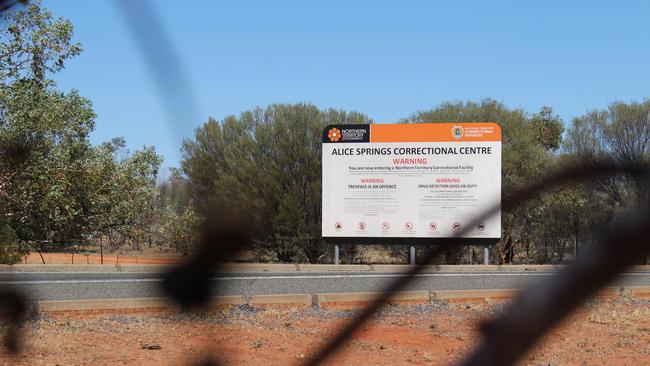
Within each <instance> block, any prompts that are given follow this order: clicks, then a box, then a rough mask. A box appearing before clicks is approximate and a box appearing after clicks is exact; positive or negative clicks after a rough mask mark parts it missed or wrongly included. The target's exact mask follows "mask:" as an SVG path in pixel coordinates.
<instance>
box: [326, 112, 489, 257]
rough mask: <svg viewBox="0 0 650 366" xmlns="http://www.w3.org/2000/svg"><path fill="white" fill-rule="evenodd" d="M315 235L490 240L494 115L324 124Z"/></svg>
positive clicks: (355, 239) (382, 240) (361, 239)
mask: <svg viewBox="0 0 650 366" xmlns="http://www.w3.org/2000/svg"><path fill="white" fill-rule="evenodd" d="M322 147H323V151H322V165H323V182H322V183H323V184H322V189H323V195H322V197H323V202H322V203H323V205H322V206H323V208H322V209H323V212H322V217H323V218H322V235H323V238H324V239H325V240H326V241H328V242H331V243H365V244H373V243H374V244H392V243H405V242H408V243H411V244H412V243H428V244H441V243H463V244H483V245H489V244H494V243H496V242H497V241H498V240H499V238H500V237H501V215H500V214H498V215H495V216H493V217H491V218H489V219H487V220H485V222H481V223H479V224H477V225H475V227H473V228H469V230H468V232H467V233H466V234H465V235H464V236H463V239H462V240H457V239H453V237H454V236H455V234H456V233H458V232H460V231H461V230H463V229H466V226H467V225H469V224H471V221H472V219H474V218H475V217H476V215H478V214H480V213H482V212H484V211H485V210H487V209H488V208H489V207H492V206H493V205H495V204H498V203H499V202H500V200H501V129H500V128H499V125H497V124H496V123H489V122H486V123H431V124H373V125H330V126H327V127H326V128H325V130H324V131H323V145H322Z"/></svg>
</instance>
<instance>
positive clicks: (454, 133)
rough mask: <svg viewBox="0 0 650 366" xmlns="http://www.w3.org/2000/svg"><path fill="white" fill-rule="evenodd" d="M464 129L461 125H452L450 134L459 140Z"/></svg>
mask: <svg viewBox="0 0 650 366" xmlns="http://www.w3.org/2000/svg"><path fill="white" fill-rule="evenodd" d="M463 134H464V131H463V127H461V126H454V127H452V128H451V135H452V136H454V138H455V139H456V140H460V139H461V137H463Z"/></svg>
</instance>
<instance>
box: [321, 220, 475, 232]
mask: <svg viewBox="0 0 650 366" xmlns="http://www.w3.org/2000/svg"><path fill="white" fill-rule="evenodd" d="M334 228H335V229H336V231H341V230H342V229H343V224H342V223H341V222H337V223H336V224H334ZM366 229H367V225H366V223H365V222H363V221H359V222H358V223H357V230H359V231H365V230H366ZM414 229H415V225H413V223H412V222H410V221H407V222H405V223H404V230H406V231H413V230H414ZM462 229H463V225H462V224H461V223H460V222H454V223H453V224H452V225H451V230H452V231H455V232H457V231H461V230H462ZM381 230H382V231H389V230H390V222H388V221H384V222H382V223H381ZM476 230H477V231H479V232H482V231H485V224H483V223H481V224H478V225H476ZM429 231H432V232H433V231H438V224H437V223H435V222H431V223H429Z"/></svg>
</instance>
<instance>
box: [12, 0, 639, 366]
mask: <svg viewBox="0 0 650 366" xmlns="http://www.w3.org/2000/svg"><path fill="white" fill-rule="evenodd" d="M19 2H22V1H0V11H4V10H7V9H9V8H10V7H11V6H13V5H15V4H17V3H19ZM115 2H116V5H117V7H118V8H119V9H120V11H121V14H122V15H123V17H124V19H125V22H126V24H127V28H128V29H129V31H130V32H131V34H132V37H133V39H134V41H135V43H136V44H137V46H138V47H139V49H140V50H141V51H142V56H143V59H144V61H145V63H146V65H147V66H148V68H149V69H150V70H151V74H152V77H153V79H154V80H155V84H156V86H157V88H158V90H159V94H160V97H161V99H162V101H163V103H164V104H165V105H166V106H168V109H167V113H168V114H169V120H170V121H171V122H170V123H171V124H172V126H171V127H172V129H173V130H176V131H178V130H181V129H179V128H178V127H177V126H174V125H173V124H175V123H181V122H179V121H182V118H183V117H181V114H182V113H180V112H179V111H181V110H186V109H190V110H196V106H197V103H196V99H195V98H194V96H193V92H192V88H191V85H190V82H189V79H188V77H187V73H186V71H185V70H184V68H183V67H182V62H181V61H180V60H181V58H180V57H179V55H178V53H177V52H176V49H175V47H174V46H173V44H172V42H171V40H170V38H169V37H168V35H167V34H166V32H165V28H164V26H163V24H162V22H161V21H160V19H159V17H158V15H157V13H156V9H155V7H154V6H153V4H152V3H151V2H150V1H149V0H140V1H128V0H115ZM617 174H625V175H628V176H634V177H636V178H639V179H643V180H645V182H646V184H647V182H648V172H647V171H645V170H642V169H638V168H636V167H630V166H620V165H616V164H612V163H607V162H602V163H597V164H589V165H572V166H565V167H564V168H563V169H560V170H558V171H556V172H555V173H552V174H549V175H548V176H547V177H545V178H543V179H540V180H539V181H537V182H534V183H532V184H531V185H529V186H527V187H524V188H522V189H521V190H519V191H516V192H514V193H512V194H511V195H510V196H508V197H504V198H503V201H502V203H501V204H500V205H495V206H494V207H492V208H491V209H490V210H488V211H487V212H484V213H482V214H481V215H480V216H478V217H476V218H475V220H474V222H473V223H471V224H470V225H466V226H465V229H464V230H462V231H460V232H458V233H457V236H458V237H460V236H462V235H464V234H465V233H466V231H467V230H468V229H467V228H471V227H473V226H474V225H475V224H476V223H478V222H481V221H482V220H484V219H485V218H487V217H489V216H490V215H493V214H496V213H497V212H499V211H500V210H504V211H507V210H510V209H512V208H513V207H515V206H516V205H518V204H520V203H522V202H524V201H525V200H528V199H530V198H532V197H534V196H536V195H538V194H540V193H541V192H543V191H544V190H547V189H549V188H551V187H555V186H560V185H564V184H570V183H571V182H575V181H578V180H583V179H586V178H589V179H595V178H602V177H609V176H612V175H617ZM203 214H204V220H203V222H204V224H203V226H202V228H201V233H200V235H201V246H200V248H199V249H198V250H197V252H196V253H195V254H194V255H193V256H192V257H190V259H189V260H188V261H187V262H186V263H184V264H182V265H180V266H178V267H176V268H174V269H173V270H172V271H170V272H169V273H167V274H166V276H165V279H164V282H163V286H164V289H165V291H166V293H167V294H168V296H169V297H171V298H172V299H174V300H175V301H176V302H178V303H179V304H180V305H181V308H182V309H184V310H192V309H193V308H195V307H198V306H200V305H202V304H205V303H206V302H207V301H209V297H210V296H209V295H210V292H211V290H212V289H211V284H212V283H211V281H210V278H211V277H212V276H213V274H214V273H215V272H216V271H218V270H219V266H220V264H221V263H223V262H224V261H225V260H227V259H228V258H230V257H231V256H232V255H234V254H236V253H237V252H239V251H242V250H245V249H246V248H248V247H250V245H251V241H252V239H251V238H252V233H251V232H249V231H248V230H247V227H246V226H245V225H244V223H245V222H246V219H245V217H242V216H240V215H239V213H238V212H237V210H236V208H225V207H213V209H212V210H210V211H208V212H205V213H203ZM648 237H650V207H640V208H638V209H637V211H635V212H633V213H630V214H629V215H628V216H627V218H626V219H625V220H623V224H622V225H620V226H619V227H618V228H616V229H615V230H613V231H611V232H610V233H609V234H608V235H606V236H604V237H602V238H601V242H600V245H598V246H595V247H594V248H593V249H592V250H591V251H589V252H587V253H585V254H584V255H582V256H581V258H580V260H579V261H577V262H575V263H574V264H572V265H569V266H568V267H567V268H565V269H564V270H562V271H560V272H558V273H557V274H556V275H554V276H552V277H549V278H547V279H546V281H544V282H542V283H539V284H537V285H535V287H531V288H529V289H527V290H526V291H524V292H523V293H522V294H521V296H520V297H519V298H518V299H516V300H515V301H514V302H513V303H512V304H511V305H510V306H509V307H508V308H507V309H506V310H505V311H504V312H503V313H502V314H501V315H500V316H499V317H498V318H497V319H494V320H491V321H488V322H486V323H485V324H484V325H483V327H482V332H483V335H484V339H483V342H482V344H481V345H480V346H479V347H478V348H477V349H476V350H475V351H474V352H473V353H472V354H471V355H470V356H469V357H468V358H467V359H466V360H464V361H463V364H465V365H511V364H514V363H515V362H517V360H518V359H519V358H520V357H521V356H522V355H523V354H524V353H525V352H526V351H527V350H528V349H530V347H531V346H532V345H534V344H535V342H536V341H537V340H539V339H540V337H541V336H542V335H543V334H544V333H545V332H546V331H548V330H549V329H550V328H551V327H553V325H555V324H557V322H559V321H560V320H561V319H563V318H564V317H566V316H567V315H568V314H570V313H571V311H572V310H574V309H575V308H576V307H577V306H578V305H579V304H581V303H582V302H583V301H585V300H586V299H587V298H588V297H589V296H591V295H593V294H594V293H596V291H597V290H598V289H600V288H602V287H603V286H605V285H606V284H607V283H608V282H610V281H611V280H613V279H614V278H615V277H616V276H617V275H618V274H619V273H621V272H622V271H624V270H625V269H626V268H627V267H629V266H631V265H632V264H634V262H635V260H636V259H637V258H638V257H639V255H642V254H644V253H647V252H648V248H649V246H648V240H647V238H648ZM438 254H439V252H437V251H435V250H433V251H431V252H429V253H428V254H427V256H426V257H425V258H424V259H423V260H422V263H421V264H419V265H417V266H414V267H412V269H411V270H410V271H409V272H408V273H407V275H406V276H404V277H399V278H397V279H396V280H394V281H393V282H391V283H390V284H389V285H388V286H386V288H385V289H384V291H383V293H382V295H381V297H380V298H379V299H378V300H377V301H376V302H373V303H371V304H370V305H369V306H368V307H366V308H364V309H363V310H362V311H360V312H359V314H357V316H356V317H355V318H354V319H352V320H351V321H350V322H349V323H348V324H347V325H346V326H345V327H344V329H342V330H341V331H340V333H339V334H337V335H335V336H334V337H332V338H331V339H329V340H328V341H327V342H325V344H324V345H323V346H322V347H321V348H320V349H318V350H314V352H313V353H312V355H311V357H310V358H308V359H307V360H306V362H305V364H307V365H317V364H321V363H323V362H326V361H327V360H329V358H330V356H332V355H333V354H334V353H336V352H337V351H338V350H340V349H341V347H342V346H343V345H344V344H345V343H346V342H347V341H349V340H350V338H351V337H352V336H353V335H354V334H355V332H356V331H357V330H359V328H360V326H361V325H363V324H364V323H365V322H367V321H368V320H369V319H370V318H371V317H372V316H373V315H374V314H375V313H376V312H377V311H379V310H380V309H381V308H382V306H383V305H384V304H385V303H386V302H387V301H388V300H389V298H390V296H391V294H392V293H394V292H397V291H400V290H401V289H403V288H405V287H406V286H408V284H409V283H410V282H411V281H412V280H413V279H414V277H415V276H416V275H417V274H419V273H421V272H422V271H423V270H424V268H425V267H424V265H425V264H427V263H429V262H430V261H431V260H432V259H433V258H435V257H436V256H437V255H438ZM28 308H29V303H28V301H27V300H26V298H25V297H24V296H23V295H22V294H21V293H20V290H19V289H17V288H6V289H2V290H0V315H4V316H3V318H4V319H7V320H8V321H9V325H10V326H9V327H8V331H7V333H6V334H5V337H4V345H5V347H7V349H8V350H10V351H12V352H14V353H15V352H16V351H17V350H18V349H19V346H20V329H21V324H22V322H23V321H24V320H25V319H26V316H27V314H28ZM215 357H216V355H215ZM199 364H205V365H212V364H218V363H217V361H214V358H206V359H205V360H203V361H200V362H199Z"/></svg>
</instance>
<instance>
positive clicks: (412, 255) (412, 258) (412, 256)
mask: <svg viewBox="0 0 650 366" xmlns="http://www.w3.org/2000/svg"><path fill="white" fill-rule="evenodd" d="M409 264H410V265H412V266H414V265H415V247H414V246H411V248H410V250H409Z"/></svg>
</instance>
